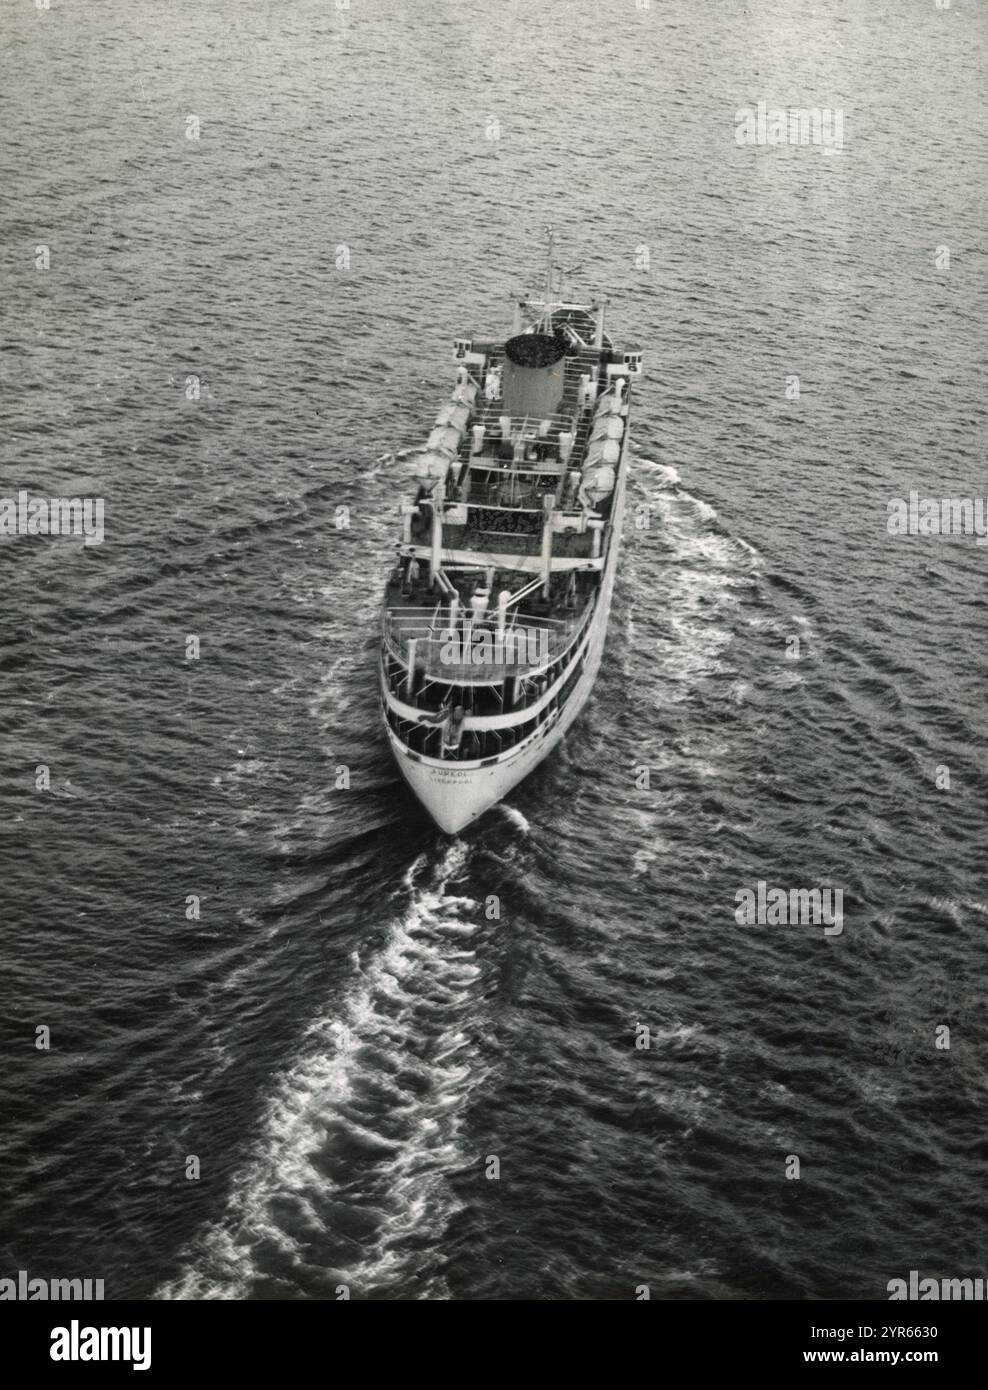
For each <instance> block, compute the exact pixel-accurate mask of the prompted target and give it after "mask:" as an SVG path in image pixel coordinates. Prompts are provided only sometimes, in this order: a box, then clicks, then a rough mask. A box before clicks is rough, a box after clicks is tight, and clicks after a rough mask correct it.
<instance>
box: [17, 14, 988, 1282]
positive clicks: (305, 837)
mask: <svg viewBox="0 0 988 1390" xmlns="http://www.w3.org/2000/svg"><path fill="white" fill-rule="evenodd" d="M986 59H988V8H986V5H985V3H983V0H956V3H955V4H954V5H952V6H951V7H950V8H949V9H947V10H939V9H938V8H936V6H935V5H934V4H933V3H932V0H931V2H930V3H925V0H923V2H922V3H921V0H903V2H902V3H900V4H896V5H884V6H883V5H876V4H874V3H872V2H871V0H827V3H823V0H819V2H818V3H815V4H796V5H793V4H791V3H789V0H745V3H743V4H742V3H740V0H725V3H720V4H717V5H712V4H701V3H700V0H662V3H659V2H658V0H654V3H652V4H651V5H650V6H648V8H643V9H639V8H636V5H635V3H634V0H620V3H619V2H618V0H615V2H614V3H612V4H608V5H601V4H598V3H591V0H539V3H536V4H532V3H525V4H522V3H520V0H511V2H508V3H503V4H499V5H496V6H493V5H491V6H489V5H461V4H454V3H431V2H430V0H407V2H406V3H400V0H399V2H398V3H395V0H352V3H351V5H350V7H349V9H348V10H342V11H341V10H337V9H335V8H334V7H333V6H332V5H330V4H327V3H326V0H297V3H289V4H277V5H276V4H274V3H267V2H265V0H237V3H233V0H215V2H214V3H208V4H203V3H200V0H168V3H151V0H101V3H96V0H80V2H79V3H68V0H62V2H61V3H60V0H51V8H50V9H49V10H47V11H38V10H36V9H35V8H34V7H32V6H30V5H28V4H26V3H25V4H22V5H19V6H14V5H13V4H9V5H5V6H4V8H3V12H2V15H0V122H2V128H3V133H4V141H3V148H2V151H0V187H2V190H3V197H2V206H0V258H2V259H0V291H2V306H3V308H2V319H0V392H2V395H0V416H2V426H3V455H2V479H3V487H2V489H0V491H2V492H3V494H4V495H14V494H16V492H17V491H18V490H19V489H21V488H23V489H27V490H28V491H29V492H32V493H36V494H43V495H48V494H51V495H71V494H78V495H90V496H99V497H104V498H105V499H106V538H105V541H104V543H103V544H102V545H99V546H89V547H85V546H83V545H82V544H81V543H80V542H78V541H76V540H72V539H49V538H34V537H26V538H21V537H17V538H14V539H4V540H0V575H2V585H3V595H4V601H3V604H2V606H0V635H2V642H3V645H2V658H0V660H2V665H0V672H2V675H0V692H2V703H0V734H2V744H0V747H2V753H3V756H2V759H0V769H2V778H3V781H2V804H0V813H2V823H3V838H4V844H5V854H4V865H5V885H4V901H5V909H6V910H5V913H4V919H5V920H4V931H3V963H4V968H3V971H2V975H0V1004H2V1008H0V1014H2V1018H3V1023H4V1032H5V1035H6V1040H5V1048H4V1052H5V1061H4V1066H3V1070H2V1074H0V1098H2V1113H3V1117H4V1119H3V1126H2V1138H0V1179H2V1182H0V1186H2V1191H3V1203H2V1215H0V1250H3V1251H4V1259H5V1267H4V1268H3V1269H2V1270H0V1273H3V1274H8V1273H11V1272H13V1271H15V1270H16V1269H18V1268H26V1269H28V1270H30V1271H31V1272H32V1273H33V1274H45V1275H50V1276H66V1275H78V1276H82V1275H89V1276H91V1277H102V1278H104V1279H105V1282H106V1293H107V1296H108V1297H113V1298H121V1297H139V1298H140V1297H211V1298H244V1297H276V1298H320V1297H335V1296H336V1295H335V1290H336V1289H337V1287H338V1286H339V1285H341V1284H346V1285H347V1286H348V1287H349V1288H350V1290H351V1294H352V1296H353V1297H354V1298H386V1299H418V1298H454V1299H498V1298H500V1299H505V1298H536V1299H591V1298H603V1299H620V1298H633V1297H635V1290H636V1288H637V1287H638V1286H639V1285H642V1284H647V1285H648V1286H649V1287H650V1290H651V1294H652V1297H653V1298H656V1297H677V1298H710V1297H720V1298H761V1297H790V1298H832V1297H838V1296H842V1295H843V1296H847V1297H852V1298H869V1297H884V1296H885V1287H886V1283H887V1281H888V1280H889V1279H891V1278H894V1277H898V1276H900V1275H902V1274H905V1273H907V1272H908V1271H909V1270H910V1269H912V1268H918V1269H921V1270H923V1271H925V1272H927V1273H930V1274H933V1275H936V1276H937V1277H939V1276H941V1275H975V1274H979V1273H981V1274H985V1273H988V1250H986V1245H985V1229H986V1227H985V1199H984V1192H985V1179H986V1175H988V1148H986V1142H985V1137H984V1125H983V1116H984V1097H985V1087H986V1084H988V1069H986V1050H985V1048H986V1043H988V1030H986V1025H985V1015H984V1006H983V1002H982V1001H983V993H984V991H983V980H984V977H985V970H986V965H988V947H986V933H988V886H986V883H985V875H984V854H985V848H986V820H988V818H986V794H988V759H986V754H985V746H986V734H988V716H986V713H985V702H984V691H985V684H986V675H988V671H986V665H988V663H986V658H985V655H984V641H983V638H984V630H985V621H986V616H988V603H986V597H985V594H986V586H985V566H986V564H988V552H986V551H985V550H984V549H983V548H978V547H977V546H975V544H974V543H973V541H972V540H971V539H968V538H966V539H956V540H938V539H932V538H931V539H924V538H893V537H890V536H889V535H888V534H887V530H886V504H887V502H888V501H889V499H890V498H893V497H899V496H902V497H905V496H907V495H908V492H909V490H910V489H911V488H917V489H919V490H920V491H921V492H924V493H928V494H929V495H931V496H934V497H939V496H941V495H942V496H977V495H984V493H985V491H986V490H988V489H986V486H985V470H984V459H985V443H986V430H985V425H986V406H985V401H984V391H983V383H984V377H985V366H986V357H988V329H986V324H988V289H986V286H988V277H986V232H985V225H986V224H985V214H986V197H985V189H986V187H988V179H986V174H988V168H986V165H988V156H986V148H988V145H986V134H988V132H986V128H985V127H986V120H985V110H984V103H983V76H984V71H985V64H986ZM760 99H764V100H765V101H766V102H767V103H768V105H769V106H781V107H787V108H788V107H830V108H840V109H842V110H843V111H844V112H845V142H844V147H843V148H842V149H829V150H828V149H824V148H818V147H808V148H804V147H789V146H782V147H744V146H738V145H737V144H736V143H735V139H734V130H735V112H736V110H737V109H738V108H740V107H745V106H754V105H755V104H756V103H757V102H758V100H760ZM190 118H196V119H197V120H198V125H199V138H198V139H197V140H196V139H190V138H188V135H189V133H190V132H191V131H192V130H193V129H194V124H195V123H194V121H193V122H192V123H191V124H190ZM495 134H496V136H497V138H491V137H492V136H493V135H495ZM549 221H552V222H553V223H555V225H556V227H557V231H558V234H559V238H560V242H561V245H562V247H563V255H562V259H563V261H564V264H566V265H572V266H577V265H579V266H580V267H582V268H581V270H580V271H579V273H578V274H576V275H575V276H574V277H573V284H574V287H575V286H577V285H584V286H586V287H588V288H590V289H600V290H602V291H604V292H606V293H608V294H609V295H610V301H611V307H610V326H611V329H612V332H613V333H614V335H615V336H616V337H617V338H618V339H619V340H627V341H629V342H631V343H633V344H635V345H640V346H641V347H642V348H643V349H644V352H645V357H646V371H647V376H646V379H645V381H644V383H643V384H642V386H641V387H640V388H639V389H638V392H637V401H636V407H635V417H634V435H635V439H636V441H637V448H638V452H637V454H636V457H635V467H634V476H633V482H632V486H631V491H630V497H629V504H630V505H629V517H628V525H627V531H626V535H625V547H626V548H625V551H624V558H623V563H622V568H621V573H620V576H619V582H618V586H617V591H616V597H615V605H614V610H613V614H612V619H611V630H610V636H609V644H608V649H607V657H606V661H605V665H604V668H603V669H602V672H601V675H600V678H599V680H598V683H597V686H596V690H595V693H594V696H593V698H592V700H591V702H590V704H589V705H588V707H587V709H586V711H585V714H584V716H583V717H582V719H581V720H580V721H579V723H578V724H577V725H576V726H575V728H574V730H573V731H572V733H571V734H570V736H569V737H568V738H567V740H566V742H565V744H564V746H563V748H562V749H561V750H560V751H559V752H558V753H557V754H556V755H554V756H553V757H552V758H550V759H549V760H548V761H547V762H546V763H545V764H543V766H542V767H541V768H540V769H539V770H538V772H537V773H536V774H534V775H533V776H532V777H531V778H530V779H529V780H528V781H527V782H526V783H525V784H523V786H522V787H521V788H519V789H518V790H517V791H516V792H515V793H513V794H512V796H511V797H510V799H509V802H508V804H506V805H505V806H503V807H502V808H501V809H499V810H497V811H495V812H493V813H491V814H490V815H488V816H487V817H485V818H484V819H483V820H482V821H481V822H480V823H479V824H478V825H476V826H475V827H474V828H472V829H471V830H470V831H469V832H468V833H467V834H465V835H464V836H463V837H462V838H459V839H454V840H450V839H447V838H446V837H443V836H441V835H440V834H438V833H437V832H436V831H435V830H434V829H432V828H431V827H430V825H429V823H428V822H427V821H426V820H425V819H424V817H423V815H422V813H421V812H420V811H419V810H418V809H417V807H416V805H415V803H414V802H413V800H412V799H411V797H410V795H409V794H408V793H407V792H406V790H405V789H404V786H403V784H402V783H401V782H400V780H399V778H398V776H397V773H396V770H395V769H394V767H393V766H392V764H391V761H390V758H389V754H388V751H387V747H386V744H385V741H384V739H383V736H382V734H381V733H380V731H379V728H378V716H377V710H376V689H375V619H376V613H377V607H378V603H379V600H380V595H381V590H382V582H383V575H384V571H385V568H386V566H387V565H388V563H389V558H390V553H391V546H392V544H393V541H394V539H395V536H396V531H397V525H398V523H397V503H398V498H399V495H400V493H401V491H402V489H403V486H404V485H405V483H404V479H405V469H404V467H403V465H402V463H401V462H400V461H398V460H396V459H395V458H394V457H393V455H395V454H396V453H397V452H399V451H400V450H401V449H404V448H408V447H410V446H411V445H413V444H416V443H418V442H420V440H421V439H422V437H423V431H424V430H425V429H426V428H427V427H428V425H429V423H430V422H431V420H432V418H433V415H434V412H435V409H436V407H437V405H438V404H439V403H440V401H441V400H442V398H443V397H444V395H445V394H446V393H447V391H448V384H449V381H450V379H451V375H452V371H453V367H452V363H451V360H450V357H451V341H452V338H453V337H454V336H457V335H460V334H469V333H471V332H476V333H477V334H478V335H484V334H488V333H489V334H496V333H499V332H503V331H504V329H505V328H506V326H507V324H508V315H509V310H508V305H507V297H508V295H509V293H510V292H511V291H512V290H513V289H515V290H516V289H519V288H521V287H523V286H525V284H526V283H528V284H531V285H534V283H535V280H536V276H537V274H538V271H539V266H540V257H541V248H542V228H543V226H544V224H546V223H547V222H549ZM41 245H45V246H48V247H49V250H50V268H49V269H48V270H47V271H39V270H37V269H36V268H35V259H36V255H37V248H38V247H39V246H41ZM941 246H946V247H948V248H949V250H950V265H949V269H938V268H937V267H936V265H935V259H934V258H935V254H936V251H937V248H938V247H941ZM643 250H644V251H645V252H646V253H647V254H645V255H643V254H642V253H643ZM347 255H348V256H349V266H348V267H347V266H346V265H345V264H341V262H345V260H346V256H347ZM793 375H796V376H798V377H799V381H800V396H799V399H798V401H797V400H792V399H788V398H787V395H786V382H787V378H789V377H791V376H793ZM190 377H196V378H198V380H199V382H200V397H199V399H198V400H190V399H188V398H187V382H188V379H189V378H190ZM341 506H345V507H349V509H350V522H351V524H350V526H349V528H344V529H338V528H337V525H336V517H337V509H338V508H339V507H341ZM638 518H648V519H649V522H650V524H649V525H648V526H647V527H646V526H644V525H636V519H638ZM191 634H195V635H197V636H198V637H199V639H200V643H201V658H200V659H199V660H198V661H189V660H187V659H186V642H187V638H188V637H189V635H191ZM794 638H797V639H798V650H799V656H798V659H792V656H791V653H792V652H793V651H794V650H795V648H794V646H793V642H792V639H794ZM40 764H45V765H46V766H48V767H49V768H50V775H51V790H50V791H49V792H43V791H38V790H37V789H36V786H35V776H36V769H37V767H38V766H39V765H40ZM341 765H346V766H347V767H349V769H350V777H351V785H350V788H349V790H344V789H340V790H337V789H336V786H335V784H336V781H337V768H338V767H339V766H341ZM945 766H946V767H949V770H950V788H949V790H940V789H938V787H937V784H936V770H937V768H940V767H945ZM641 767H648V768H649V770H650V776H649V781H650V785H649V787H648V789H644V788H641V787H639V786H638V785H637V784H636V776H635V771H634V770H635V769H636V768H641ZM639 780H640V778H639ZM758 880H765V881H767V882H768V883H769V884H783V885H786V886H790V885H792V886H805V887H813V886H816V885H822V884H830V885H836V886H841V887H842V888H843V890H844V894H845V900H844V917H845V926H844V931H843V933H842V934H841V935H840V936H833V937H829V938H828V937H824V935H823V934H822V932H821V931H820V930H819V929H814V928H811V927H808V928H798V927H790V928H786V927H771V926H766V927H756V928H742V927H740V926H738V925H737V923H736V921H735V918H734V908H735V893H736V891H737V889H738V888H739V887H741V886H742V885H748V884H754V883H755V882H757V881H758ZM190 895H196V896H198V897H199V898H200V900H201V916H200V918H199V920H195V919H194V918H192V919H190V918H189V917H188V916H187V911H188V909H187V901H188V898H189V896H190ZM491 895H496V896H497V897H498V898H499V900H500V903H501V916H500V918H499V919H491V918H489V916H488V915H487V912H486V911H485V906H486V904H487V901H488V899H489V897H490V896H491ZM943 1023H947V1024H948V1025H949V1026H950V1028H951V1041H952V1045H951V1049H950V1051H949V1053H946V1052H940V1051H936V1050H934V1049H933V1048H932V1046H931V1042H930V1040H931V1038H932V1036H933V1030H934V1029H935V1028H936V1026H937V1025H939V1024H943ZM40 1025H46V1026H48V1027H50V1029H51V1048H50V1051H48V1052H44V1051H40V1050H38V1049H37V1048H36V1047H35V1045H34V1044H35V1030H36V1029H37V1028H38V1027H39V1026H40ZM639 1025H644V1026H646V1027H647V1028H648V1029H649V1038H650V1046H649V1047H648V1048H647V1049H645V1048H641V1047H636V1045H635V1041H636V1036H638V1037H640V1036H641V1034H640V1031H638V1027H639ZM191 1155H195V1156H197V1157H198V1159H199V1162H200V1164H201V1176H200V1177H199V1179H198V1180H188V1179H187V1177H186V1165H187V1160H188V1158H189V1156H191ZM789 1155H797V1156H798V1157H799V1158H800V1161H801V1175H800V1178H799V1180H798V1181H795V1180H792V1181H790V1180H787V1179H786V1177H785V1168H786V1160H787V1156H789ZM492 1157H496V1158H498V1160H499V1163H500V1177H499V1178H498V1179H497V1180H491V1179H489V1178H488V1176H487V1173H488V1172H489V1171H490V1159H491V1158H492ZM7 1266H9V1268H8V1267H7Z"/></svg>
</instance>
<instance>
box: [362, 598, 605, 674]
mask: <svg viewBox="0 0 988 1390" xmlns="http://www.w3.org/2000/svg"><path fill="white" fill-rule="evenodd" d="M593 606H594V605H593V604H592V603H588V604H586V605H585V607H584V608H583V609H582V610H581V612H580V613H578V614H575V615H574V616H573V617H572V618H550V617H543V616H541V615H538V614H530V613H519V612H518V610H517V609H511V610H510V612H509V614H508V621H507V623H506V625H505V628H504V631H503V635H502V637H501V639H500V644H499V640H498V630H497V617H496V615H491V616H486V617H484V618H483V619H481V620H480V621H479V622H474V621H472V620H471V618H470V616H469V614H468V613H466V612H464V611H463V610H462V609H461V611H460V614H459V616H458V621H457V625H456V628H455V630H454V629H451V628H450V626H449V610H448V609H447V608H445V607H437V608H389V609H387V610H386V611H385V614H384V643H385V646H386V647H387V649H388V651H389V652H390V653H391V655H392V656H393V657H395V659H396V660H397V661H399V662H400V663H401V664H402V665H403V666H405V667H406V668H407V667H408V665H409V663H410V661H412V660H414V662H415V665H416V667H417V668H419V669H420V670H423V671H424V672H425V673H426V674H427V675H429V676H435V677H440V678H442V679H445V680H470V681H483V680H490V681H502V680H505V679H506V678H507V677H508V676H511V675H516V676H517V675H524V674H525V673H526V672H527V671H531V670H536V669H539V668H542V667H545V666H547V665H551V664H552V663H553V662H555V661H558V660H559V659H560V658H561V657H562V656H564V655H565V654H566V652H567V650H568V649H569V648H570V647H571V646H572V645H573V643H574V642H575V641H577V639H578V638H579V637H580V635H581V633H582V632H583V630H584V628H585V626H586V624H587V621H588V620H589V616H590V612H591V610H592V609H593ZM454 631H455V638H454V636H453V633H454ZM412 642H414V644H415V645H414V648H413V647H412V645H411V644H412ZM487 653H493V655H494V657H495V660H494V661H483V660H481V659H480V658H481V657H482V656H484V655H485V654H487ZM457 656H464V657H465V658H466V659H465V660H461V661H457V660H456V659H455V658H456V657H457ZM475 658H476V659H475Z"/></svg>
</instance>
